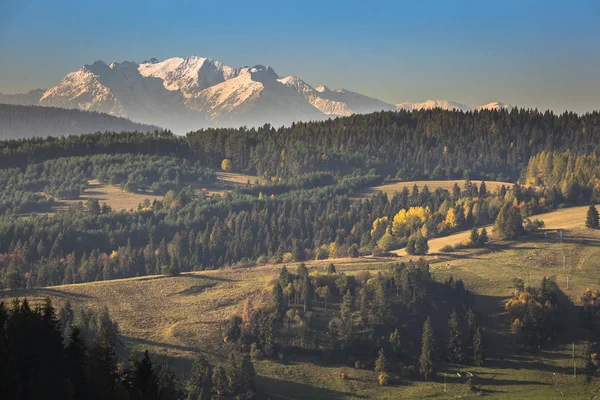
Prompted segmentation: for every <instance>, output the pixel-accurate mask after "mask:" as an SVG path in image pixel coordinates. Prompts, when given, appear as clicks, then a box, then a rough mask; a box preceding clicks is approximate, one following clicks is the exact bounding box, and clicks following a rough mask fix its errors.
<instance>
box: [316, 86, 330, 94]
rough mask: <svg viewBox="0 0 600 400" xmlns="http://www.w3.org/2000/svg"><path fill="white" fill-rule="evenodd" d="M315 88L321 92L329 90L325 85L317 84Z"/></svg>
mask: <svg viewBox="0 0 600 400" xmlns="http://www.w3.org/2000/svg"><path fill="white" fill-rule="evenodd" d="M315 90H316V91H317V92H321V93H325V92H331V90H330V89H329V88H328V87H327V86H325V85H319V86H317V87H316V88H315Z"/></svg>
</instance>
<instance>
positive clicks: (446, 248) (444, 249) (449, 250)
mask: <svg viewBox="0 0 600 400" xmlns="http://www.w3.org/2000/svg"><path fill="white" fill-rule="evenodd" d="M440 251H441V252H442V253H452V252H453V251H454V247H452V245H451V244H447V245H445V246H444V247H442V248H441V249H440Z"/></svg>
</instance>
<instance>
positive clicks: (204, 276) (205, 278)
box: [179, 272, 237, 282]
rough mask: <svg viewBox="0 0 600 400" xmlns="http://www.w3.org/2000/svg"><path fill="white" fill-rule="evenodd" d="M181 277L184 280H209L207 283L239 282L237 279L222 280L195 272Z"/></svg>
mask: <svg viewBox="0 0 600 400" xmlns="http://www.w3.org/2000/svg"><path fill="white" fill-rule="evenodd" d="M179 276H181V277H184V278H193V279H199V280H207V281H219V282H237V281H236V280H235V279H231V278H221V277H218V276H210V275H199V274H194V273H193V272H184V273H182V274H181V275H179Z"/></svg>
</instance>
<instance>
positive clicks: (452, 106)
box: [396, 100, 514, 112]
mask: <svg viewBox="0 0 600 400" xmlns="http://www.w3.org/2000/svg"><path fill="white" fill-rule="evenodd" d="M513 107H514V106H512V105H510V104H507V103H501V102H499V101H493V102H491V103H488V104H483V105H480V106H474V107H469V106H467V105H465V104H461V103H457V102H454V101H448V100H427V101H424V102H422V103H410V102H405V103H399V104H396V108H397V109H398V110H407V111H412V110H432V109H434V108H441V109H442V110H449V111H452V110H457V111H463V112H467V111H481V110H511V109H512V108H513Z"/></svg>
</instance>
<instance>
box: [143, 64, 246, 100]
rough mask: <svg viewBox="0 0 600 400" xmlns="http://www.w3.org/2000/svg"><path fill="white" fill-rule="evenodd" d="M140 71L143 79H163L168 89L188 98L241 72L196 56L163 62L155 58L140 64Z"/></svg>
mask: <svg viewBox="0 0 600 400" xmlns="http://www.w3.org/2000/svg"><path fill="white" fill-rule="evenodd" d="M138 70H139V71H140V74H141V75H142V76H143V77H153V78H159V79H162V80H163V85H164V87H165V88H166V89H168V90H179V91H181V92H182V93H183V94H184V95H185V96H186V97H191V96H193V95H195V94H197V93H198V92H200V91H202V90H204V89H206V88H209V87H211V86H214V85H217V84H219V83H221V82H225V81H226V80H228V79H231V78H234V77H236V76H237V75H238V74H239V70H237V69H234V68H231V67H228V66H227V65H225V64H223V63H221V62H219V61H215V60H213V59H211V58H203V57H196V56H192V57H187V58H179V57H175V58H169V59H168V60H165V61H161V62H159V61H158V60H156V59H155V58H153V59H151V60H150V61H149V62H144V63H142V64H140V65H139V68H138Z"/></svg>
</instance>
